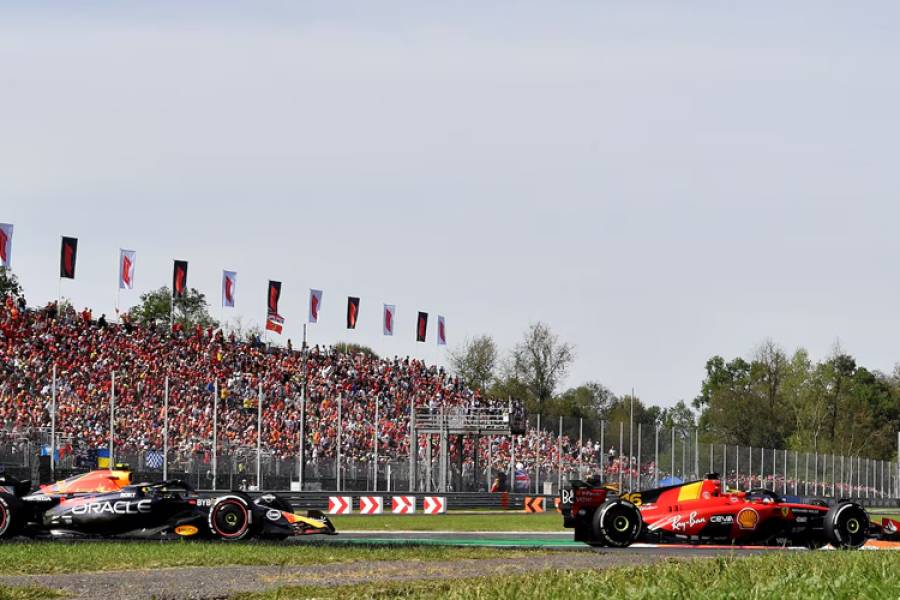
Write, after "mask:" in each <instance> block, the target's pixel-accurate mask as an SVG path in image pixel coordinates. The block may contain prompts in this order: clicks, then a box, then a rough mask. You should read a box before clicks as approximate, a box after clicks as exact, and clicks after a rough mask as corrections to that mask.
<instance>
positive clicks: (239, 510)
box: [212, 500, 248, 538]
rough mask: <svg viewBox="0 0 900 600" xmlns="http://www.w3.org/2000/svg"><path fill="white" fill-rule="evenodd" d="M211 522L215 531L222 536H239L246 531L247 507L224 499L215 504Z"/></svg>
mask: <svg viewBox="0 0 900 600" xmlns="http://www.w3.org/2000/svg"><path fill="white" fill-rule="evenodd" d="M212 522H213V527H214V529H215V530H216V533H218V534H219V535H221V536H222V537H230V538H237V537H241V536H243V535H244V534H245V533H246V531H247V526H248V514H247V509H246V508H245V507H244V506H243V505H242V504H241V503H239V502H237V501H234V500H226V501H225V502H222V503H220V504H219V505H217V506H216V508H215V513H214V514H213V518H212Z"/></svg>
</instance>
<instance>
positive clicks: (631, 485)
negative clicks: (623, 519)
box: [628, 387, 634, 491]
mask: <svg viewBox="0 0 900 600" xmlns="http://www.w3.org/2000/svg"><path fill="white" fill-rule="evenodd" d="M633 457H634V388H633V387H632V388H631V412H630V414H629V417H628V489H629V491H634V473H633V472H632V464H631V461H632V460H633Z"/></svg>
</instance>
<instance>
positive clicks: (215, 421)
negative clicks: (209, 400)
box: [212, 379, 219, 490]
mask: <svg viewBox="0 0 900 600" xmlns="http://www.w3.org/2000/svg"><path fill="white" fill-rule="evenodd" d="M218 426H219V380H218V379H216V380H215V382H214V383H213V442H212V486H213V490H215V489H216V466H217V459H218V448H217V446H218V444H217V442H218V440H219V435H218V434H219V431H218V429H217V428H218Z"/></svg>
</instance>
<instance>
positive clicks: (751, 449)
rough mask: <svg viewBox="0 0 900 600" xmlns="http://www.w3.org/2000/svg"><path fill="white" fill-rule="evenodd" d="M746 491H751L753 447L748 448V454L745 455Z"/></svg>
mask: <svg viewBox="0 0 900 600" xmlns="http://www.w3.org/2000/svg"><path fill="white" fill-rule="evenodd" d="M747 459H748V463H749V464H748V465H747V490H748V491H749V490H752V489H753V446H750V452H749V454H748V455H747Z"/></svg>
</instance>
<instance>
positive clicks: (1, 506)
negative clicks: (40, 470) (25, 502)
mask: <svg viewBox="0 0 900 600" xmlns="http://www.w3.org/2000/svg"><path fill="white" fill-rule="evenodd" d="M21 510H22V503H21V502H20V501H19V499H18V498H16V497H14V496H10V495H9V494H0V540H5V539H8V538H11V537H14V536H15V535H16V534H17V533H18V532H19V529H20V526H21V522H20V521H21V519H20V518H19V517H20V515H19V513H20V512H21Z"/></svg>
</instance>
